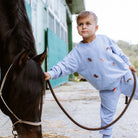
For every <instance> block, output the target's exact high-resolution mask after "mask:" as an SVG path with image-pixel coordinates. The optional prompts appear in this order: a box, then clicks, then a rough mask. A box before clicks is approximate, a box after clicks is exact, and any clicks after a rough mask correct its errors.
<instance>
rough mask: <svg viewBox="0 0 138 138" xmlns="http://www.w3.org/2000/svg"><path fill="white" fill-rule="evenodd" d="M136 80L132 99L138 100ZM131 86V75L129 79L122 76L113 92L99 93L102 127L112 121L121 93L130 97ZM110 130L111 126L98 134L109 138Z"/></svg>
mask: <svg viewBox="0 0 138 138" xmlns="http://www.w3.org/2000/svg"><path fill="white" fill-rule="evenodd" d="M131 75H132V74H131ZM136 79H137V87H136V91H135V94H134V98H135V99H138V77H136ZM133 86H134V79H133V75H132V76H131V79H128V78H127V79H126V76H124V77H122V78H121V80H120V84H119V85H118V87H117V88H115V89H114V90H106V91H105V90H104V91H100V98H101V110H100V115H101V126H102V127H103V126H106V125H107V124H109V123H111V122H112V121H113V117H114V114H115V112H116V107H117V104H118V100H119V96H120V94H121V93H123V94H124V95H126V96H128V97H130V96H131V93H132V91H133ZM112 128H113V125H112V126H110V127H108V128H106V129H103V130H100V133H101V134H103V138H104V135H106V136H107V138H111V135H112ZM108 136H109V137H108Z"/></svg>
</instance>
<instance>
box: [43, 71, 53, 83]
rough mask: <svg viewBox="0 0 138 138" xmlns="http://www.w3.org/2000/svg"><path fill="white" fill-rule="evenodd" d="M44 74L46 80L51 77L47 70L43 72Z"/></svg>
mask: <svg viewBox="0 0 138 138" xmlns="http://www.w3.org/2000/svg"><path fill="white" fill-rule="evenodd" d="M44 76H45V80H46V81H47V80H50V79H51V76H50V74H48V73H47V72H44Z"/></svg>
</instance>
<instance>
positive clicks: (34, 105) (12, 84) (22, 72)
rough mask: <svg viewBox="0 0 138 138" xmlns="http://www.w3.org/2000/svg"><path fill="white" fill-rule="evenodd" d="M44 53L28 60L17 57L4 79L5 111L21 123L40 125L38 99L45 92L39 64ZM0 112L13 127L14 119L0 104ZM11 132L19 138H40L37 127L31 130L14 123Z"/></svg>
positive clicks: (26, 54) (39, 100) (40, 100)
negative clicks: (9, 119)
mask: <svg viewBox="0 0 138 138" xmlns="http://www.w3.org/2000/svg"><path fill="white" fill-rule="evenodd" d="M45 56H46V52H44V53H42V54H40V55H37V56H35V57H33V58H29V56H28V52H27V51H24V52H22V53H20V54H19V55H18V56H17V57H16V58H15V60H14V63H13V65H12V67H11V69H10V71H9V73H8V75H7V78H6V81H5V84H4V87H3V90H2V96H3V99H4V100H5V102H6V104H7V105H8V107H9V108H10V109H11V110H12V112H13V113H14V114H15V115H16V116H17V117H18V118H19V119H21V120H23V121H29V122H40V121H41V112H42V99H43V94H44V91H45V81H44V74H43V71H42V69H41V64H42V62H43V60H44V58H45ZM0 108H1V109H2V111H3V112H4V113H5V114H6V115H8V116H9V117H10V118H11V120H12V123H13V124H14V123H15V122H16V121H18V120H17V118H16V117H15V116H14V115H13V114H12V113H11V112H10V111H9V110H8V109H7V108H6V107H5V105H4V104H3V102H2V101H1V102H0ZM14 127H15V130H16V131H17V133H18V136H19V137H20V138H41V136H42V133H41V125H39V126H33V125H28V124H25V123H16V124H15V126H14Z"/></svg>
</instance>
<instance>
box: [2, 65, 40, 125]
mask: <svg viewBox="0 0 138 138" xmlns="http://www.w3.org/2000/svg"><path fill="white" fill-rule="evenodd" d="M12 66H13V64H11V65H10V67H9V68H8V70H7V72H6V74H5V76H4V78H3V80H2V84H1V87H0V98H1V100H2V102H3V103H4V105H5V106H6V108H7V109H8V111H9V112H10V113H11V114H12V115H13V116H14V117H15V118H16V119H17V121H16V122H15V123H13V128H15V125H16V124H18V123H20V124H27V125H32V126H40V125H41V122H30V121H23V120H22V119H20V118H19V117H17V115H15V114H14V112H13V111H12V110H11V109H10V108H9V106H8V105H7V104H6V102H5V100H4V99H3V96H2V90H3V87H4V84H5V81H6V79H7V76H8V73H9V71H10V69H11V68H12Z"/></svg>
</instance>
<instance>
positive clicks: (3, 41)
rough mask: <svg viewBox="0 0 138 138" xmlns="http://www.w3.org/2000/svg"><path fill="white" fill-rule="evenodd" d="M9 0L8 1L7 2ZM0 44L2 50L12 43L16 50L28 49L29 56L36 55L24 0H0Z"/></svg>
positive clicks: (17, 51)
mask: <svg viewBox="0 0 138 138" xmlns="http://www.w3.org/2000/svg"><path fill="white" fill-rule="evenodd" d="M9 1H10V2H9ZM0 19H1V20H0V26H2V27H1V30H0V45H3V46H4V47H3V48H4V49H3V50H4V51H5V50H7V46H8V45H14V47H16V52H15V50H14V53H13V54H15V53H19V52H20V51H21V48H24V49H29V50H30V53H29V55H30V57H32V56H34V55H36V49H35V41H34V37H33V33H32V28H31V25H30V22H29V19H28V16H27V12H26V8H25V4H24V0H18V1H17V0H13V1H11V0H5V1H4V0H1V1H0Z"/></svg>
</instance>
